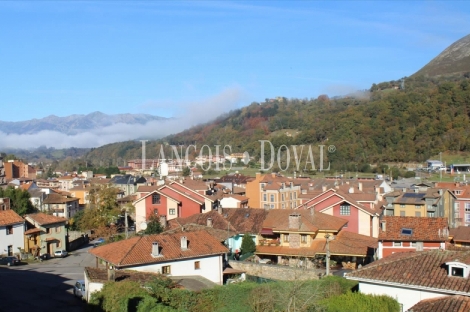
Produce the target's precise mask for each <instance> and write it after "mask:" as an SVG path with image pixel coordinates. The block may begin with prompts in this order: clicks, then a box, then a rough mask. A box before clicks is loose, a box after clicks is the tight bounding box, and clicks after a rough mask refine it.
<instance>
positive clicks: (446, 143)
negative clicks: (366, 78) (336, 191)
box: [87, 75, 470, 168]
mask: <svg viewBox="0 0 470 312" xmlns="http://www.w3.org/2000/svg"><path fill="white" fill-rule="evenodd" d="M402 87H403V86H402V85H401V83H400V81H391V82H386V83H380V84H377V85H375V84H374V85H373V86H372V87H371V90H370V91H367V92H364V93H363V94H362V95H361V96H360V97H344V98H335V99H330V98H328V97H327V96H325V95H322V96H319V97H318V98H316V99H286V98H277V99H267V100H266V101H265V102H263V103H252V104H250V105H249V106H247V107H244V108H242V109H239V110H236V111H232V112H230V113H228V114H226V115H224V116H221V117H219V118H218V119H217V120H215V121H214V122H212V123H208V124H205V125H200V126H197V127H193V128H190V129H188V130H186V131H183V132H181V133H178V134H175V135H172V136H169V137H167V138H165V139H163V140H160V141H154V142H149V143H148V144H147V153H146V154H147V158H151V157H158V156H157V155H158V151H159V144H162V143H165V144H170V145H186V146H187V145H189V144H194V143H196V145H197V146H198V149H199V148H200V147H201V146H202V145H204V144H207V145H210V146H214V145H222V146H224V145H231V146H232V152H244V151H248V152H249V153H250V155H253V156H255V157H258V158H259V155H260V143H259V140H270V141H271V142H272V144H273V145H274V146H275V147H276V151H277V148H278V147H279V146H281V145H287V146H290V145H301V144H311V145H312V146H317V145H319V144H324V145H326V146H329V145H335V147H336V151H335V152H334V153H330V154H328V158H329V161H331V165H332V166H333V167H336V168H341V166H344V165H345V164H355V165H362V164H370V163H382V162H409V161H420V162H421V161H425V160H426V159H427V158H428V157H429V156H430V155H436V154H438V153H439V152H444V151H469V150H470V138H468V135H469V133H470V123H469V114H470V79H469V77H468V75H466V76H465V75H464V76H459V77H456V78H453V80H452V81H451V80H448V79H447V80H443V79H441V80H439V79H438V78H425V77H423V76H418V77H412V78H407V79H405V83H404V90H403V89H402ZM166 149H167V150H168V146H167V147H166ZM267 152H269V151H265V153H267ZM316 155H318V154H316ZM139 157H141V143H140V142H124V143H116V144H110V145H107V146H103V147H101V148H97V149H94V150H93V151H91V152H90V153H89V154H88V155H87V159H89V160H94V161H96V160H97V159H100V160H101V161H102V160H103V159H108V161H109V162H110V163H116V160H117V161H118V162H119V160H118V159H122V160H124V159H130V158H139ZM325 157H326V156H325Z"/></svg>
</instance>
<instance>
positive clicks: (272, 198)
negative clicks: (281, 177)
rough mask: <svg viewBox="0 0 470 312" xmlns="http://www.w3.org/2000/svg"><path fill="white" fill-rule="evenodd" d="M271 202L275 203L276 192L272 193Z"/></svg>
mask: <svg viewBox="0 0 470 312" xmlns="http://www.w3.org/2000/svg"><path fill="white" fill-rule="evenodd" d="M271 202H272V203H274V194H271Z"/></svg>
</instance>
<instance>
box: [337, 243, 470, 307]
mask: <svg viewBox="0 0 470 312" xmlns="http://www.w3.org/2000/svg"><path fill="white" fill-rule="evenodd" d="M469 259H470V251H449V250H429V251H418V252H411V253H408V252H407V253H395V254H392V255H390V256H388V257H385V258H383V259H380V260H378V261H375V262H372V263H370V264H368V265H366V266H364V267H363V268H361V269H358V270H356V271H353V272H351V273H347V274H346V275H345V277H346V279H351V280H355V281H358V282H359V291H360V292H362V293H365V294H371V295H387V296H391V297H393V298H395V299H396V300H397V301H398V302H399V303H400V304H401V305H402V306H403V309H402V311H408V310H409V309H410V308H411V307H413V306H414V305H416V304H417V303H418V302H420V301H422V300H425V299H433V298H441V297H444V296H448V295H461V296H466V297H470V289H469V288H468V284H469V273H470V260H469ZM434 311H436V310H434Z"/></svg>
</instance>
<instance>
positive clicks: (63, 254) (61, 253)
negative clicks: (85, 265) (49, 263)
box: [54, 250, 69, 258]
mask: <svg viewBox="0 0 470 312" xmlns="http://www.w3.org/2000/svg"><path fill="white" fill-rule="evenodd" d="M68 254H69V253H68V252H67V251H66V250H56V251H54V257H55V258H64V257H67V255H68Z"/></svg>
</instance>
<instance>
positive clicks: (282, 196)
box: [281, 193, 284, 201]
mask: <svg viewBox="0 0 470 312" xmlns="http://www.w3.org/2000/svg"><path fill="white" fill-rule="evenodd" d="M281 198H282V201H284V193H282V195H281Z"/></svg>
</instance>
